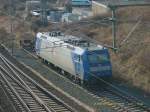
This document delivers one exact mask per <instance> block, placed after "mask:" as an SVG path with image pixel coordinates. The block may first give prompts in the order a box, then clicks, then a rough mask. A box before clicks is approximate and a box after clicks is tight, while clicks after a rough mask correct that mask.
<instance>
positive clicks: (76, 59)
mask: <svg viewBox="0 0 150 112" xmlns="http://www.w3.org/2000/svg"><path fill="white" fill-rule="evenodd" d="M73 63H74V68H75V73H76V76H77V77H80V78H81V74H82V64H81V56H80V55H78V54H74V56H73Z"/></svg>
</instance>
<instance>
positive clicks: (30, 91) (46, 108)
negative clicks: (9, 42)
mask: <svg viewBox="0 0 150 112" xmlns="http://www.w3.org/2000/svg"><path fill="white" fill-rule="evenodd" d="M0 58H1V59H2V60H3V58H2V57H1V56H0ZM3 62H4V63H5V64H6V65H7V67H8V68H9V69H10V70H11V71H12V72H13V74H15V76H16V77H17V78H18V79H19V81H20V82H21V83H20V82H19V81H17V80H16V79H15V78H14V77H12V76H10V77H12V78H13V79H14V80H15V81H16V82H17V83H18V84H20V86H22V84H23V85H24V86H25V87H23V86H22V87H23V88H24V89H25V90H26V91H28V92H29V93H30V94H31V95H32V97H33V98H34V99H35V100H36V101H37V102H38V103H39V104H40V105H41V106H43V108H45V110H46V111H47V112H51V111H50V110H49V108H48V107H47V106H46V105H45V104H44V102H43V101H42V100H41V99H40V98H38V97H37V96H36V95H35V94H34V93H33V92H32V90H31V89H30V88H29V87H28V85H27V84H26V83H25V82H24V81H23V80H22V79H21V78H20V77H19V76H18V74H17V73H16V72H15V71H14V70H13V69H12V68H11V67H10V66H9V64H8V63H7V62H6V61H5V60H3ZM0 67H1V65H0ZM1 68H3V67H1ZM3 70H5V69H4V68H3ZM5 72H7V71H5ZM7 73H8V72H7ZM8 74H9V73H8Z"/></svg>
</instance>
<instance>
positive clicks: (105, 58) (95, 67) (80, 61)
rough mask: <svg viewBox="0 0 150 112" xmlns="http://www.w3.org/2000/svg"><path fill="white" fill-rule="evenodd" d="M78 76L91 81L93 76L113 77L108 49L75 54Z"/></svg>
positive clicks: (74, 59)
mask: <svg viewBox="0 0 150 112" xmlns="http://www.w3.org/2000/svg"><path fill="white" fill-rule="evenodd" d="M73 63H74V68H75V73H76V76H77V77H79V78H80V79H84V80H89V79H91V77H92V76H96V77H111V76H112V69H111V62H110V56H109V52H108V49H106V48H104V49H98V50H87V49H86V50H84V51H79V50H78V52H77V51H74V52H73Z"/></svg>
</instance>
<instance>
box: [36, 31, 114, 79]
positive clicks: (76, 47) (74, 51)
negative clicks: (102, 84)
mask: <svg viewBox="0 0 150 112" xmlns="http://www.w3.org/2000/svg"><path fill="white" fill-rule="evenodd" d="M35 49H36V54H37V55H38V56H39V57H41V58H42V59H44V60H46V61H48V62H49V63H52V64H53V65H55V66H57V67H59V68H60V69H62V70H63V71H66V72H68V73H70V74H71V75H73V76H75V77H78V78H79V79H81V80H89V79H90V73H93V74H95V75H97V76H105V75H106V76H111V64H110V60H109V54H108V50H107V49H106V48H103V47H102V46H100V45H97V44H93V43H90V42H87V41H85V40H83V39H82V38H78V37H75V36H71V35H64V34H62V33H61V32H44V33H41V32H39V33H37V37H36V45H35ZM95 56H96V57H95ZM94 58H95V59H94ZM100 58H101V61H99V62H98V60H100ZM103 65H105V66H103Z"/></svg>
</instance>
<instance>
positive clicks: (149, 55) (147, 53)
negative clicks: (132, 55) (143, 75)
mask: <svg viewBox="0 0 150 112" xmlns="http://www.w3.org/2000/svg"><path fill="white" fill-rule="evenodd" d="M138 61H139V64H141V65H142V66H144V67H145V68H146V69H147V70H150V47H147V48H146V49H144V50H143V51H142V53H141V55H140V57H139V59H138Z"/></svg>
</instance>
